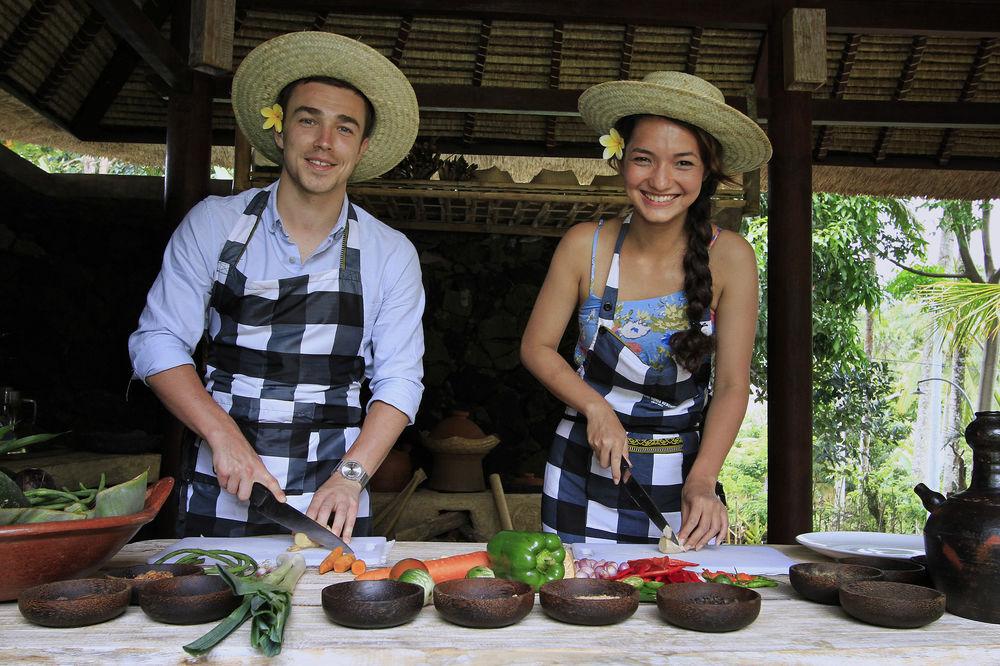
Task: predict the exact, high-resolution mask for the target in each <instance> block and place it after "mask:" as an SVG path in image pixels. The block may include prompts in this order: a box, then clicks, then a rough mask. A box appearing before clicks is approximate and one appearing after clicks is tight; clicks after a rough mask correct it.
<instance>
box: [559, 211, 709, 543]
mask: <svg viewBox="0 0 1000 666" xmlns="http://www.w3.org/2000/svg"><path fill="white" fill-rule="evenodd" d="M629 221H630V220H629V218H626V219H625V221H624V222H623V223H622V227H621V232H620V233H619V234H618V239H617V241H616V243H615V252H614V255H613V256H612V259H611V269H610V271H609V272H608V282H607V285H606V286H605V287H604V296H603V297H602V299H601V309H600V311H599V321H598V325H597V334H596V335H595V336H594V340H593V342H591V345H590V349H589V350H588V352H587V358H586V360H585V361H584V363H583V365H582V366H581V367H580V370H579V372H580V374H581V376H582V377H583V380H584V381H585V382H587V384H588V385H590V386H591V388H593V389H594V390H596V391H597V392H598V393H600V394H601V395H602V396H604V398H605V400H607V401H608V403H610V405H611V407H612V408H613V409H614V410H615V414H616V415H617V416H618V419H619V420H620V421H621V423H622V426H623V427H624V428H625V432H626V435H627V437H628V450H629V460H630V461H631V462H632V476H633V477H635V479H636V481H638V482H639V483H640V484H641V485H642V486H643V488H645V489H646V490H647V491H648V492H649V494H650V496H651V497H652V498H653V501H654V502H655V503H656V506H657V507H659V509H660V510H661V511H663V512H664V517H666V518H667V519H668V520H669V522H670V523H671V525H672V526H673V527H674V528H675V529H678V528H679V526H680V509H681V488H682V487H683V484H684V479H685V477H686V476H687V473H688V471H689V470H690V469H691V466H692V465H693V464H694V460H695V457H696V456H697V455H698V446H699V444H700V442H701V435H700V432H699V429H700V426H701V421H702V415H703V412H704V410H705V407H706V403H707V398H708V384H709V377H710V373H711V364H710V361H709V359H708V358H706V360H705V363H703V364H702V366H701V367H700V368H699V369H698V371H697V372H696V373H694V374H691V373H690V372H688V371H687V370H685V369H684V368H683V367H682V366H680V365H679V364H677V363H676V362H675V361H674V360H673V359H672V358H667V359H662V360H664V361H665V363H664V366H663V368H662V369H660V370H657V369H655V368H652V367H650V366H649V365H647V364H646V363H644V362H643V361H642V360H641V359H640V358H639V357H638V356H637V355H636V354H635V353H634V352H633V351H632V350H631V349H629V348H628V347H627V346H626V345H625V342H624V341H623V340H622V339H621V338H619V337H618V336H617V335H615V333H614V332H613V331H614V323H613V319H614V315H615V307H616V305H617V303H618V281H619V274H620V261H621V248H622V243H623V241H624V240H625V235H626V234H627V233H628V229H629ZM711 327H712V322H711V316H710V312H709V311H708V310H707V309H706V312H705V315H704V317H703V319H702V329H703V330H705V331H708V332H710V331H711V330H712V328H711ZM542 527H543V529H544V530H545V531H547V532H555V533H557V534H558V535H559V536H560V538H562V540H563V541H564V542H567V543H575V542H581V541H591V542H618V543H656V542H657V541H658V540H659V538H660V530H659V529H658V528H657V527H656V526H655V525H654V524H653V523H652V522H651V521H650V520H649V519H648V518H647V517H646V515H645V514H644V513H643V512H642V511H641V510H640V509H639V508H638V507H637V506H636V504H635V503H634V502H633V501H632V500H631V498H630V497H629V496H628V494H627V493H626V492H625V489H624V487H623V485H621V484H619V485H617V486H616V485H615V484H614V482H613V481H612V478H611V470H610V469H606V468H603V467H601V466H600V464H599V463H598V461H597V458H596V457H595V456H594V455H593V451H592V449H591V448H590V445H589V444H588V443H587V421H586V418H585V417H584V416H583V415H582V414H580V413H579V412H577V411H576V410H574V409H572V408H569V407H567V409H566V413H565V415H564V416H563V419H562V421H560V423H559V425H558V427H557V428H556V435H555V438H554V441H553V443H552V448H551V449H550V451H549V459H548V464H547V465H546V466H545V484H544V487H543V493H542Z"/></svg>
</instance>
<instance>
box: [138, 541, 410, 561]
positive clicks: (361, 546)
mask: <svg viewBox="0 0 1000 666" xmlns="http://www.w3.org/2000/svg"><path fill="white" fill-rule="evenodd" d="M395 543H396V542H395V541H386V540H385V537H381V536H379V537H354V538H353V539H351V543H350V546H351V550H353V551H354V554H355V555H356V556H357V558H358V559H359V560H364V561H365V564H366V565H368V566H369V567H378V566H384V565H385V564H387V561H388V558H389V551H390V550H391V549H392V546H393V544H395ZM291 545H292V535H291V534H272V535H268V536H257V537H232V538H225V537H185V538H183V539H181V540H180V541H178V542H177V543H175V544H174V545H172V546H170V547H169V548H167V549H166V550H164V551H162V552H159V553H157V554H156V555H154V556H152V557H151V558H149V560H148V562H150V563H152V562H154V561H156V560H158V559H160V558H161V557H163V556H164V555H166V554H167V553H169V552H172V551H175V550H179V549H181V548H201V549H203V550H233V551H236V552H238V553H245V554H247V555H249V556H250V557H252V558H253V559H255V560H257V561H258V562H263V561H264V560H270V561H271V563H272V564H273V563H274V562H275V560H277V559H278V555H281V554H282V553H287V552H288V547H289V546H291ZM296 552H297V553H299V554H300V555H302V557H303V558H305V561H306V566H310V567H318V566H319V565H320V563H321V562H322V561H323V559H324V558H325V557H326V556H327V555H329V554H330V551H329V550H328V549H327V548H323V547H319V548H304V549H302V550H299V551H296ZM210 563H211V562H209V561H208V560H207V559H206V564H210Z"/></svg>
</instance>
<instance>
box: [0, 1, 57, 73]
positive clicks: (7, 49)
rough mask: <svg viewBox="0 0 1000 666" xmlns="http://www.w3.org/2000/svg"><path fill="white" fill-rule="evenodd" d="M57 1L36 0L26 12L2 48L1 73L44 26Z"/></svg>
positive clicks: (0, 58)
mask: <svg viewBox="0 0 1000 666" xmlns="http://www.w3.org/2000/svg"><path fill="white" fill-rule="evenodd" d="M56 2H57V0H35V2H33V3H32V5H31V7H29V8H28V11H26V12H25V13H24V16H22V17H21V19H20V20H19V21H18V22H17V25H16V26H14V30H12V31H11V33H10V35H9V36H8V37H7V41H5V42H4V43H3V47H2V48H0V74H3V73H5V72H6V71H7V70H8V69H10V66H11V65H13V64H14V61H15V60H17V57H18V56H19V55H21V51H23V50H24V47H25V46H27V45H28V42H30V41H31V40H32V39H33V38H34V37H35V34H36V33H37V32H38V30H39V28H41V27H42V23H44V22H45V19H46V18H47V17H48V15H49V14H50V13H51V12H52V9H53V8H54V7H55V5H56Z"/></svg>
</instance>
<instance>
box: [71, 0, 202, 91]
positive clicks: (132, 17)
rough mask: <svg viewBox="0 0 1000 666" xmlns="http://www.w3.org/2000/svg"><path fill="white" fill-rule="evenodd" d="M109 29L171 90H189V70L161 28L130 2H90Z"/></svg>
mask: <svg viewBox="0 0 1000 666" xmlns="http://www.w3.org/2000/svg"><path fill="white" fill-rule="evenodd" d="M89 2H90V4H91V5H93V6H94V8H95V9H97V10H98V11H99V12H101V14H103V15H104V18H105V19H106V20H107V22H108V26H109V27H110V28H111V29H112V30H113V31H114V32H115V33H116V34H117V35H118V36H120V37H121V38H122V39H124V40H125V42H126V43H128V45H129V46H131V47H132V48H133V49H134V50H135V52H136V53H138V54H139V56H140V57H142V59H143V60H145V61H146V64H147V65H149V66H150V67H151V68H152V69H153V71H154V72H156V73H157V74H158V75H159V76H160V78H162V79H163V80H164V81H166V83H167V85H168V86H170V87H171V88H172V89H176V90H184V89H187V88H188V87H190V85H191V81H190V70H189V69H188V66H187V61H186V60H185V59H182V58H181V57H180V56H179V55H178V54H177V51H176V50H175V49H174V47H173V46H171V44H170V42H169V41H168V40H167V39H165V38H164V37H163V36H162V35H161V34H160V30H159V28H158V27H157V26H156V25H155V24H154V22H152V21H150V20H149V17H148V16H146V15H145V13H144V12H143V11H142V10H141V9H139V8H138V7H137V6H136V5H135V3H133V2H132V1H131V0H89Z"/></svg>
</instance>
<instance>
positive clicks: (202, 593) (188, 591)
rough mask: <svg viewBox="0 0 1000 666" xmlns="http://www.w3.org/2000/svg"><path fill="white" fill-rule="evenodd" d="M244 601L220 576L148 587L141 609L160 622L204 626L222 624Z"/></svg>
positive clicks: (159, 582) (161, 582)
mask: <svg viewBox="0 0 1000 666" xmlns="http://www.w3.org/2000/svg"><path fill="white" fill-rule="evenodd" d="M242 600H243V599H242V597H239V596H237V595H235V594H233V590H232V588H230V587H229V585H228V584H227V583H226V581H224V580H222V578H220V577H219V576H181V577H180V578H164V579H163V580H154V581H150V582H149V583H147V584H146V585H145V586H144V587H143V588H142V594H140V595H139V606H141V607H142V610H143V612H144V613H146V615H148V616H149V617H151V618H152V619H154V620H156V621H157V622H164V623H166V624H202V623H203V622H212V621H213V620H221V619H222V618H224V617H226V616H227V615H229V614H230V613H232V612H233V610H234V609H235V608H236V607H237V606H239V605H240V602H242Z"/></svg>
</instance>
